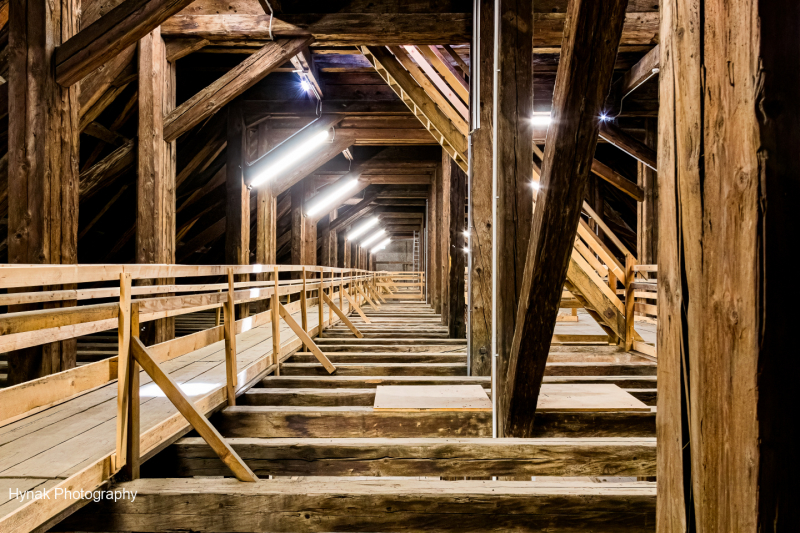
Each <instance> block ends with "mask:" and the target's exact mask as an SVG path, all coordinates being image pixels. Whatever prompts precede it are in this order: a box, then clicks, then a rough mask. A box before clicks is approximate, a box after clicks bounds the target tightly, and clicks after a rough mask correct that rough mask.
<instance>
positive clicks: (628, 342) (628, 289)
mask: <svg viewBox="0 0 800 533" xmlns="http://www.w3.org/2000/svg"><path fill="white" fill-rule="evenodd" d="M635 266H636V259H635V258H634V257H633V255H631V254H626V255H625V351H630V350H631V349H632V348H633V337H634V329H633V314H634V296H633V282H634V280H635V279H636V278H635V276H636V272H634V270H633V267H635Z"/></svg>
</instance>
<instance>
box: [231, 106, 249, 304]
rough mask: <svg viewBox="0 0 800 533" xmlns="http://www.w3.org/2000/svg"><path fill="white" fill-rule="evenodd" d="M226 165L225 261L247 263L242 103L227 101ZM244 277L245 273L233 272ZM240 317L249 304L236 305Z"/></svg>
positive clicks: (241, 277) (247, 215)
mask: <svg viewBox="0 0 800 533" xmlns="http://www.w3.org/2000/svg"><path fill="white" fill-rule="evenodd" d="M226 154H227V155H226V157H227V162H226V165H225V172H226V181H225V190H226V194H227V198H226V209H225V262H226V263H228V264H229V265H249V264H250V191H249V190H248V189H247V186H246V185H245V183H244V170H243V169H244V157H245V156H244V154H245V127H244V117H243V116H242V108H241V106H240V105H239V104H238V103H236V102H234V103H232V104H230V105H228V145H227V148H226ZM236 277H237V279H236V281H246V280H247V275H239V276H236ZM237 312H238V315H239V318H245V317H247V316H248V315H249V314H250V304H242V305H239V306H238V310H237Z"/></svg>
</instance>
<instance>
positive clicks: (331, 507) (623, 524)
mask: <svg viewBox="0 0 800 533" xmlns="http://www.w3.org/2000/svg"><path fill="white" fill-rule="evenodd" d="M115 488H116V489H117V490H120V489H123V488H125V489H127V490H128V491H133V490H135V491H137V494H138V496H137V498H136V501H135V502H132V503H131V502H130V501H129V500H121V501H119V502H117V503H113V502H112V503H99V504H92V505H90V506H88V507H86V508H85V509H84V510H82V511H80V512H79V513H76V514H75V515H74V516H73V517H71V518H70V519H68V520H67V521H66V522H64V523H63V525H62V526H61V527H63V528H65V530H68V529H69V530H81V531H108V530H109V529H115V528H118V529H120V530H122V529H124V530H126V531H161V530H171V529H191V530H192V531H199V532H209V533H210V532H217V531H223V530H231V529H233V530H236V531H241V532H254V533H255V532H257V531H264V530H268V531H341V530H349V531H431V530H435V531H459V532H465V531H481V532H483V531H509V530H520V529H522V530H541V529H548V528H549V529H557V530H559V531H569V532H577V531H586V530H587V529H590V530H591V531H596V532H612V531H613V532H617V533H620V532H628V531H630V532H634V531H637V532H638V531H642V530H644V529H648V528H651V527H652V525H653V517H654V514H655V488H654V487H653V484H652V483H613V484H596V483H558V484H547V483H541V484H539V483H537V484H531V483H530V482H510V481H506V482H497V481H416V480H414V481H410V480H408V481H405V480H404V481H400V480H378V481H355V482H352V483H348V486H347V490H343V487H342V485H341V481H340V480H335V479H330V478H328V479H326V478H321V479H319V480H308V479H300V480H296V481H291V480H280V481H279V480H270V481H261V482H258V483H238V482H236V481H234V480H221V479H165V480H155V479H147V480H144V479H143V480H138V481H135V482H131V483H126V484H122V485H117V486H115ZM465 501H469V505H465V503H464V502H465ZM178 507H179V508H180V509H181V510H182V512H181V513H180V514H174V510H175V509H176V508H178ZM356 509H357V510H358V511H355V510H356ZM456 517H457V519H456Z"/></svg>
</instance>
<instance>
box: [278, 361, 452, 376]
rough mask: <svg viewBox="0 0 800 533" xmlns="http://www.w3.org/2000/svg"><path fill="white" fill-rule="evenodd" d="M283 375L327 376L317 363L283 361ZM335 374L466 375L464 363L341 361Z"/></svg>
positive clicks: (323, 368)
mask: <svg viewBox="0 0 800 533" xmlns="http://www.w3.org/2000/svg"><path fill="white" fill-rule="evenodd" d="M281 374H283V375H284V376H328V375H330V374H329V373H328V371H327V370H326V369H325V367H323V366H322V365H320V364H319V363H284V364H282V365H281ZM336 375H337V376H466V375H467V365H466V363H341V364H337V365H336Z"/></svg>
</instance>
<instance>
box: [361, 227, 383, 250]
mask: <svg viewBox="0 0 800 533" xmlns="http://www.w3.org/2000/svg"><path fill="white" fill-rule="evenodd" d="M384 233H386V230H385V229H379V230H378V231H376V232H375V233H373V234H372V235H370V236H369V237H367V238H366V239H364V240H363V241H361V247H362V248H366V247H367V246H369V245H370V244H372V243H373V242H375V241H376V240H378V238H379V237H380V236H381V235H383V234H384Z"/></svg>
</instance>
